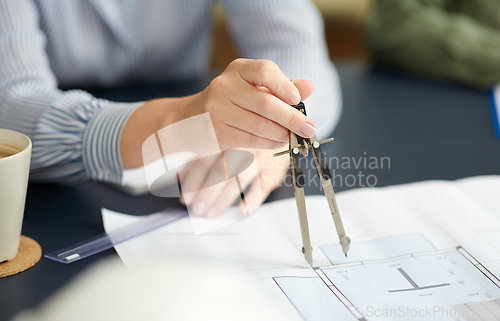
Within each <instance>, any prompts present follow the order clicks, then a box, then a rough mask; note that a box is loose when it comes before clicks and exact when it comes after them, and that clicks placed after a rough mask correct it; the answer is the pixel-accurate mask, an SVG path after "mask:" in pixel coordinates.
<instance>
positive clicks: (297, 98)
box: [288, 91, 302, 105]
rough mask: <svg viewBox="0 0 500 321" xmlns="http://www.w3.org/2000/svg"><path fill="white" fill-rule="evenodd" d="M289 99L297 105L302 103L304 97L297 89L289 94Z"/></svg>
mask: <svg viewBox="0 0 500 321" xmlns="http://www.w3.org/2000/svg"><path fill="white" fill-rule="evenodd" d="M288 100H290V102H291V103H292V104H294V105H297V104H298V103H300V101H301V100H302V98H301V97H300V95H299V94H298V93H297V92H296V91H292V92H291V93H290V95H288Z"/></svg>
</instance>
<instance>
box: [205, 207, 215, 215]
mask: <svg viewBox="0 0 500 321" xmlns="http://www.w3.org/2000/svg"><path fill="white" fill-rule="evenodd" d="M216 214H217V208H216V207H215V206H214V207H212V208H211V209H210V211H209V212H208V214H207V217H215V215H216Z"/></svg>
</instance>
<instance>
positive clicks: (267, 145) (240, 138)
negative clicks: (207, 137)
mask: <svg viewBox="0 0 500 321" xmlns="http://www.w3.org/2000/svg"><path fill="white" fill-rule="evenodd" d="M226 126H227V129H226V132H227V133H228V135H231V138H232V139H233V140H234V141H237V142H238V147H239V148H253V149H278V148H281V147H283V146H285V145H286V144H287V142H277V141H274V140H270V139H267V138H262V137H259V136H257V135H254V134H252V133H249V132H246V131H244V130H241V129H239V128H236V127H233V126H230V125H226Z"/></svg>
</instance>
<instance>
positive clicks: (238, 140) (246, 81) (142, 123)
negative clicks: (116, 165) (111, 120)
mask: <svg viewBox="0 0 500 321" xmlns="http://www.w3.org/2000/svg"><path fill="white" fill-rule="evenodd" d="M313 91H314V86H313V84H312V83H311V82H310V81H308V80H294V81H293V82H291V81H290V80H289V79H288V78H287V77H286V76H285V75H284V74H283V73H282V72H281V70H280V69H279V68H278V66H277V65H276V64H275V63H273V62H271V61H268V60H249V59H237V60H235V61H233V62H232V63H231V64H229V66H228V67H227V68H226V70H225V71H224V72H223V73H222V74H221V75H220V76H218V77H217V78H215V79H214V80H213V81H212V82H211V83H210V85H209V86H208V87H207V88H206V89H205V90H203V91H202V92H200V93H198V94H195V95H192V96H188V97H180V98H161V99H155V100H151V101H148V102H146V103H145V104H144V105H142V106H141V107H139V108H138V109H137V110H136V111H134V113H132V115H131V116H130V118H129V119H128V120H127V122H126V123H125V126H124V128H123V131H122V134H121V137H120V156H121V160H122V164H123V168H125V169H130V168H136V167H140V166H143V165H146V164H144V163H143V157H142V154H143V149H142V148H143V143H144V142H145V141H146V139H147V138H148V137H150V136H151V135H153V134H155V133H157V132H158V131H159V130H161V129H163V128H165V127H167V126H169V125H171V124H174V123H176V122H178V121H180V120H183V119H186V118H188V117H191V116H195V115H199V114H202V113H205V112H208V113H210V118H211V121H212V124H213V127H214V130H215V134H216V136H217V140H218V143H219V147H220V148H221V149H222V150H226V149H230V148H255V149H277V148H280V147H283V146H284V145H286V144H287V143H288V137H289V130H291V131H293V132H294V133H296V134H298V135H300V136H303V137H310V136H312V135H314V133H315V131H316V129H315V127H314V123H313V122H312V121H311V120H310V119H309V118H307V117H306V116H305V115H303V114H302V113H301V112H299V111H298V110H296V109H294V108H291V107H290V104H297V103H298V102H300V101H301V100H305V99H306V98H308V97H309V96H310V95H311V94H312V92H313ZM181 140H182V137H178V138H175V139H172V141H173V142H179V141H181ZM177 145H182V144H177ZM177 147H179V150H176V148H177ZM181 147H182V146H175V144H173V145H172V146H170V148H169V149H168V152H171V153H175V152H177V151H181V150H182V148H181ZM151 161H154V159H151Z"/></svg>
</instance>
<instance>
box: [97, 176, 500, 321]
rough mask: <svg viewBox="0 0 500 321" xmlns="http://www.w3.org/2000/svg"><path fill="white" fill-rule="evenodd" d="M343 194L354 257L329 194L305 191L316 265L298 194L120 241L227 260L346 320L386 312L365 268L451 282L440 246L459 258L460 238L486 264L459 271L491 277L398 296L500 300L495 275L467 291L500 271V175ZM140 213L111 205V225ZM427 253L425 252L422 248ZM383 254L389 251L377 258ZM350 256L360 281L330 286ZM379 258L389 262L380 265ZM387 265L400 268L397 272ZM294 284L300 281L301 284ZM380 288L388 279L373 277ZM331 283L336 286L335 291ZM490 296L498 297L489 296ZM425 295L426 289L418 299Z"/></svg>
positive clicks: (143, 253)
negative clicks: (216, 222) (231, 217)
mask: <svg viewBox="0 0 500 321" xmlns="http://www.w3.org/2000/svg"><path fill="white" fill-rule="evenodd" d="M337 201H338V206H339V210H340V213H341V216H342V219H343V221H344V227H345V230H346V232H347V234H348V235H349V237H350V238H351V240H352V245H351V249H352V252H351V253H352V257H348V258H347V259H345V258H344V259H342V256H341V255H339V256H337V254H335V253H336V252H338V254H341V250H340V247H338V245H337V243H338V239H337V236H336V233H335V228H334V224H333V220H332V219H331V215H330V214H329V210H328V205H327V203H326V200H325V198H324V197H322V196H311V197H308V198H307V201H306V203H307V209H308V213H309V215H308V216H309V226H310V231H311V241H312V244H313V248H314V251H313V259H314V263H315V264H314V265H315V266H317V267H321V269H316V270H313V269H312V268H310V267H309V266H308V264H307V262H306V261H305V260H304V258H303V256H302V253H301V251H300V249H301V246H302V244H301V238H300V230H299V224H298V219H297V210H296V207H295V201H294V200H293V199H287V200H282V201H278V202H273V203H270V204H266V205H264V206H261V208H260V209H258V210H257V211H256V212H255V213H254V214H252V215H250V216H249V217H246V218H244V219H242V220H239V221H238V222H236V223H234V224H231V225H228V226H225V227H223V228H221V229H219V230H216V231H213V232H211V233H206V234H202V235H198V236H195V235H194V233H193V228H192V226H191V223H190V221H189V218H187V217H186V218H185V219H182V220H179V221H177V222H175V223H173V224H171V225H168V226H165V227H164V228H161V229H159V230H157V231H155V232H153V233H150V234H148V235H143V236H141V237H139V238H137V239H134V240H133V241H130V242H125V243H122V244H119V245H118V246H116V250H117V252H118V254H119V255H120V257H121V259H122V260H123V262H124V263H125V265H126V266H127V267H129V268H133V267H134V266H135V265H138V264H140V262H141V261H142V260H148V259H151V258H155V257H156V258H168V259H172V260H176V259H187V258H188V259H196V260H200V262H201V261H208V262H217V263H223V264H224V267H225V269H226V271H224V272H225V273H229V272H232V273H239V274H242V275H245V276H246V277H248V278H249V279H253V280H258V282H259V283H260V285H261V286H262V288H263V289H265V290H266V291H267V292H268V293H269V294H270V295H271V297H273V298H274V300H275V301H276V304H277V305H278V306H279V308H281V309H283V311H287V313H290V310H295V308H297V309H296V311H297V313H296V316H297V318H299V319H300V318H303V319H306V320H307V321H313V320H323V319H324V318H326V317H327V316H328V315H329V313H335V315H336V316H337V317H339V319H345V320H348V319H351V320H356V318H358V319H360V318H362V316H364V317H365V318H366V319H369V320H372V319H373V320H376V319H377V317H375V316H373V315H369V312H370V311H369V310H367V307H368V306H369V304H370V301H371V304H372V305H374V304H378V307H379V308H384V302H388V301H387V300H385V301H384V299H383V298H384V297H385V296H380V295H378V296H377V295H375V296H374V295H373V294H374V293H376V292H373V291H372V292H371V293H372V296H370V295H369V294H370V293H368V292H365V291H364V290H363V288H362V286H363V284H364V283H363V282H361V281H362V280H361V276H363V275H364V276H366V277H367V278H368V279H369V280H373V279H376V280H382V281H381V282H386V281H387V282H386V283H390V282H396V283H394V287H395V289H397V288H398V286H407V287H411V286H412V284H411V283H409V282H410V281H409V280H410V279H411V280H414V278H415V280H417V279H418V281H415V284H418V286H419V287H424V286H427V285H432V284H434V283H435V282H437V283H439V284H441V283H450V284H451V283H452V282H451V281H450V280H449V278H444V277H443V278H442V279H443V281H442V282H441V281H440V280H439V276H440V275H443V274H442V273H445V272H442V271H446V269H443V268H442V267H437V266H435V262H437V260H438V259H437V258H438V257H439V255H448V257H454V258H455V261H457V260H461V259H463V257H464V255H463V254H461V253H460V252H458V250H457V247H462V248H463V249H465V250H466V253H469V254H470V255H471V256H472V257H473V259H475V260H477V261H478V262H480V263H481V265H478V266H475V265H474V264H472V265H471V266H465V267H463V266H462V268H460V269H458V270H456V271H454V270H453V273H455V274H456V275H462V276H465V275H466V273H465V272H464V269H465V270H467V271H469V272H470V271H472V272H470V273H469V274H468V275H476V274H477V275H479V276H482V278H479V279H476V281H477V282H475V283H474V282H472V281H471V282H466V284H467V285H468V286H469V285H470V288H466V287H463V286H461V287H460V289H458V288H457V287H458V284H459V283H457V285H455V288H453V287H443V288H446V289H445V290H446V291H448V290H449V289H451V288H453V289H454V290H453V291H452V292H453V293H451V297H452V298H453V299H450V296H449V295H448V294H449V293H448V294H446V295H445V296H444V297H443V295H442V294H440V295H437V294H435V296H434V298H435V297H438V296H439V297H440V298H441V299H439V300H437V301H436V300H434V301H433V300H428V297H425V296H424V297H421V296H415V295H413V296H411V295H410V296H405V295H406V294H404V295H402V296H401V297H400V298H399V297H398V300H399V301H397V302H398V304H399V305H401V304H403V303H405V302H406V303H408V305H412V304H413V306H414V307H415V309H417V308H421V307H422V305H423V306H428V305H432V306H434V305H435V304H437V302H438V303H440V304H444V305H443V306H444V307H446V308H449V309H456V310H457V311H458V310H460V309H462V310H463V307H464V305H463V303H464V302H476V303H477V304H480V305H481V306H485V305H490V306H491V305H492V304H493V305H498V304H497V303H495V302H497V301H495V300H496V299H499V298H500V293H498V287H497V286H496V285H494V284H493V286H492V283H491V282H490V283H488V284H486V285H485V288H488V287H489V288H488V289H487V290H484V291H483V292H484V293H481V296H479V295H477V296H476V297H475V298H474V297H472V298H470V300H468V299H467V293H468V292H467V291H469V290H471V289H476V288H477V286H478V284H482V283H481V282H483V281H484V274H482V272H480V269H487V270H489V271H490V272H491V273H492V274H494V275H496V276H499V275H500V237H499V236H498V234H497V232H498V231H500V177H498V176H484V177H474V178H467V179H462V180H458V181H454V182H447V181H429V182H419V183H413V184H407V185H400V186H391V187H384V188H364V189H358V190H351V191H347V192H343V193H339V194H338V197H337ZM134 219H140V218H136V217H130V216H128V215H124V214H118V213H112V212H110V211H104V212H103V220H104V225H105V228H106V230H107V231H109V230H112V229H115V228H117V227H119V225H121V224H127V223H129V222H130V221H131V220H134ZM405 242H406V243H407V244H406V245H405ZM358 244H359V246H358ZM336 247H337V251H336ZM419 253H421V254H422V256H418V255H417V254H419ZM439 253H447V254H439ZM457 253H458V254H457ZM419 255H420V254H419ZM377 260H379V261H380V260H389V261H387V262H378V263H377V262H376V261H377ZM391 260H392V261H391ZM408 260H409V261H408ZM466 261H467V260H466ZM391 262H392V263H391ZM426 262H427V263H426ZM467 262H470V261H467ZM346 263H350V264H351V266H350V267H349V268H348V269H347V270H346V271H347V272H346V273H347V274H350V275H352V277H353V278H354V279H355V280H354V281H355V282H354V281H353V282H352V283H349V284H350V285H349V286H341V283H339V287H343V289H338V288H337V289H336V288H331V286H330V288H329V287H328V286H327V284H328V282H332V279H333V280H336V281H335V282H339V280H341V279H338V278H337V277H335V275H336V274H334V273H333V272H332V271H337V270H338V269H339V267H338V266H337V265H338V264H346ZM356 264H358V266H368V265H369V264H371V265H370V268H369V269H365V271H364V272H362V273H361V274H359V273H358V274H356V272H354V271H358V270H356ZM367 264H368V265H367ZM376 264H379V265H380V266H378V267H377V265H376ZM394 264H400V267H401V269H402V271H403V272H401V271H399V270H398V267H396V266H392V265H394ZM415 264H416V265H419V264H420V265H422V266H426V265H429V264H430V265H429V266H431V267H432V266H435V268H434V270H432V271H427V272H425V273H423V274H422V275H415V270H414V269H413V268H412V267H411V266H413V265H415ZM433 264H434V265H433ZM412 269H413V270H412ZM471 269H472V270H471ZM406 270H408V271H411V272H408V271H406ZM448 270H450V269H448ZM393 272H395V274H394V273H393ZM403 273H407V276H408V278H405V276H404V274H403ZM429 274H435V275H436V276H437V279H436V280H434V279H429V278H427V279H426V278H425V276H426V275H429ZM384 275H385V276H384ZM388 275H391V276H390V278H389V277H388ZM337 276H338V275H337ZM287 277H288V278H290V277H291V278H294V279H299V281H300V280H302V283H301V282H299V283H296V282H295V281H293V280H292V281H290V279H286V278H287ZM384 277H385V279H384ZM320 280H323V281H324V283H323V285H324V287H323V288H321V287H320V288H319V289H316V288H317V286H316V285H315V284H321V282H319V281H320ZM344 280H345V279H344ZM454 280H455V281H457V282H458V281H463V280H458V279H454ZM318 282H319V283H318ZM335 282H333V283H335ZM433 282H434V283H433ZM440 282H441V283H440ZM294 284H296V289H297V290H299V291H294V290H293V289H294ZM391 284H393V283H391ZM278 285H280V286H278ZM281 286H282V287H281ZM284 288H286V289H287V290H286V289H284ZM368 288H370V286H368ZM378 288H380V287H373V289H378ZM443 288H429V289H423V290H420V289H419V290H418V291H420V292H421V293H419V294H427V295H429V294H433V293H437V292H436V291H442V290H443ZM301 289H308V291H309V293H313V292H314V289H316V290H317V292H316V294H315V295H317V300H314V301H315V302H330V303H329V305H328V306H327V307H324V308H325V309H324V310H325V311H327V312H325V313H326V315H325V314H322V313H321V311H319V309H317V308H314V305H312V304H302V305H301V304H300V303H304V302H306V301H307V300H310V297H311V296H313V294H311V295H310V296H307V295H305V294H304V296H303V297H302V299H301V298H300V295H299V297H298V298H297V294H300V293H302V292H303V291H301ZM330 290H331V291H330ZM386 290H390V289H385V290H384V291H383V293H385V294H384V295H387V297H391V296H394V295H395V294H393V293H392V292H391V294H388V293H386V292H388V291H386ZM328 291H330V292H328ZM335 291H337V292H340V293H337V292H335ZM433 291H434V292H433ZM460 291H462V292H460ZM495 291H496V292H495ZM305 292H307V291H304V293H305ZM343 292H345V293H343ZM411 292H412V294H414V293H415V292H414V291H411ZM424 292H425V293H424ZM325 293H326V294H325ZM332 293H333V294H335V295H336V296H331V295H332ZM439 293H441V292H439ZM464 293H465V298H464ZM284 294H286V295H287V296H285V295H284ZM324 295H327V297H324ZM328 295H329V296H328ZM337 296H338V297H342V296H345V298H344V300H343V301H341V300H339V299H337V300H334V299H335V298H336V297H337ZM488 296H490V297H489V299H488V300H489V301H488V300H486V299H487V298H488ZM387 297H385V298H386V299H387ZM320 298H321V299H320ZM373 298H379V300H374V299H373ZM418 298H424V299H421V300H420V301H418V300H416V299H418ZM443 298H444V299H443ZM288 299H290V300H288ZM294 300H295V302H294ZM297 300H299V301H297ZM417 301H418V302H417ZM443 302H444V303H443ZM291 303H293V305H292V304H291ZM476 303H475V304H476ZM499 303H500V301H499ZM433 304H434V305H433ZM300 306H302V308H301V307H300ZM322 306H323V305H322ZM498 306H499V307H500V305H498ZM304 307H305V309H306V310H304ZM386 307H387V308H389V307H391V305H387V306H386ZM348 308H350V309H351V310H349V309H348ZM301 309H302V310H301ZM490 309H491V307H490ZM483 310H484V309H483ZM318 311H319V312H318ZM328 311H329V312H328ZM332 311H335V312H332ZM299 312H300V313H299ZM361 315H362V316H361ZM385 319H387V317H386V318H385ZM385 319H384V320H385ZM389 319H390V318H389ZM462 320H464V319H462ZM467 320H470V318H468V319H467Z"/></svg>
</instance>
